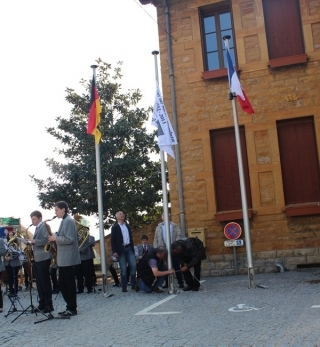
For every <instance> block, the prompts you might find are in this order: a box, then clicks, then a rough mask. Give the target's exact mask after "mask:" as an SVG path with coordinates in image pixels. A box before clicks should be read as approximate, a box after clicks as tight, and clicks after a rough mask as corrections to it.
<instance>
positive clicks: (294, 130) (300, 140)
mask: <svg viewBox="0 0 320 347" xmlns="http://www.w3.org/2000/svg"><path fill="white" fill-rule="evenodd" d="M277 127H278V139H279V150H280V158H281V169H282V178H283V189H284V195H285V203H286V205H290V204H302V203H310V202H316V201H320V173H319V160H318V151H317V143H316V137H315V129H314V121H313V117H304V118H298V119H290V120H284V121H278V122H277Z"/></svg>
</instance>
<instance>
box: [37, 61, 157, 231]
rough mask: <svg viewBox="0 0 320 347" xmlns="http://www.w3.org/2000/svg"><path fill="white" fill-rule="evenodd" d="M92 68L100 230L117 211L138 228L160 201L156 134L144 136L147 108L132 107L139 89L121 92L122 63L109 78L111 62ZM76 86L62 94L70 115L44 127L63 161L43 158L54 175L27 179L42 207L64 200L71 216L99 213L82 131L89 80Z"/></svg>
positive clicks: (90, 152)
mask: <svg viewBox="0 0 320 347" xmlns="http://www.w3.org/2000/svg"><path fill="white" fill-rule="evenodd" d="M97 64H98V69H97V78H96V84H97V89H98V92H99V96H100V103H101V108H102V113H101V122H100V125H99V129H100V131H101V133H102V138H101V143H100V155H101V180H102V191H103V211H104V223H105V228H108V227H109V226H110V224H111V223H113V222H114V220H115V213H116V212H117V211H118V210H121V211H123V212H125V213H126V215H127V219H128V220H129V221H130V223H131V225H132V226H133V227H140V226H142V225H143V224H146V223H148V222H151V221H153V220H154V219H155V218H156V217H157V216H158V213H159V207H157V206H158V203H159V202H160V201H161V189H162V187H161V170H160V162H159V161H157V162H156V161H153V160H152V159H151V158H150V154H152V153H158V151H159V149H158V147H157V145H156V141H155V135H156V132H153V133H147V131H146V127H145V122H146V121H147V119H148V115H149V112H150V111H151V108H150V107H149V108H148V109H144V108H139V107H138V106H137V104H138V102H139V101H140V100H141V97H142V95H141V92H140V91H139V89H136V90H130V91H129V92H127V93H121V85H120V84H119V80H120V79H121V78H122V75H121V62H119V63H118V66H117V67H116V68H115V69H114V70H113V74H112V75H111V72H112V71H111V65H110V64H107V63H105V62H103V61H102V60H101V59H98V60H97ZM80 84H81V85H82V86H83V87H84V89H85V93H84V94H82V95H80V94H77V93H76V92H75V91H74V90H73V89H70V88H67V90H66V93H67V96H66V100H67V101H68V102H69V103H70V104H71V105H72V109H71V114H70V116H69V117H68V118H63V117H57V118H56V121H57V122H58V125H57V127H55V128H47V129H46V130H47V132H48V134H50V135H52V136H53V137H55V138H56V139H58V140H59V141H60V142H61V143H62V148H60V149H57V148H56V149H55V152H56V153H58V154H59V155H60V156H63V157H64V160H63V162H61V161H60V162H58V161H57V160H55V159H53V158H51V159H48V158H47V159H45V162H46V165H47V166H48V167H49V168H50V170H51V172H52V174H53V177H49V178H47V179H45V180H43V179H38V178H35V177H34V176H31V179H32V180H33V182H34V183H35V184H36V185H37V187H38V191H39V193H38V198H39V200H40V205H41V207H43V208H46V209H47V208H52V207H53V205H54V203H56V202H57V201H60V200H64V201H66V202H67V203H68V204H69V207H70V210H71V211H72V212H73V213H79V214H84V215H91V214H95V213H97V212H98V203H97V189H96V161H95V146H94V137H93V136H91V135H87V133H86V128H87V120H88V112H89V105H90V90H91V81H86V80H83V79H82V80H81V81H80Z"/></svg>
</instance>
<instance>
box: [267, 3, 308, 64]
mask: <svg viewBox="0 0 320 347" xmlns="http://www.w3.org/2000/svg"><path fill="white" fill-rule="evenodd" d="M263 11H264V19H265V26H266V35H267V41H268V51H269V59H270V60H271V59H277V58H283V57H290V56H295V55H299V54H303V53H304V44H303V36H302V30H301V21H300V9H299V1H298V0H263Z"/></svg>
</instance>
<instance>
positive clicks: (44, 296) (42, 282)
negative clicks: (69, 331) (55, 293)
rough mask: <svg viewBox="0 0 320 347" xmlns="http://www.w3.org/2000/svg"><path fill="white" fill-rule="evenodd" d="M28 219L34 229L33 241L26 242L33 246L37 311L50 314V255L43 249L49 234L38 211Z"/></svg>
mask: <svg viewBox="0 0 320 347" xmlns="http://www.w3.org/2000/svg"><path fill="white" fill-rule="evenodd" d="M30 217H31V221H32V224H33V225H34V226H35V227H36V230H35V232H34V235H33V239H30V240H28V242H31V243H32V245H33V257H34V262H33V264H32V268H33V272H34V275H35V278H36V284H37V290H38V294H39V306H38V309H39V310H41V311H42V312H44V313H50V312H51V311H53V310H54V308H53V305H52V290H51V281H50V274H49V268H50V263H51V259H52V253H51V252H46V251H45V249H44V246H45V245H46V244H47V243H48V237H49V232H48V229H47V227H46V224H45V222H43V221H42V214H41V212H40V211H33V212H32V213H31V214H30Z"/></svg>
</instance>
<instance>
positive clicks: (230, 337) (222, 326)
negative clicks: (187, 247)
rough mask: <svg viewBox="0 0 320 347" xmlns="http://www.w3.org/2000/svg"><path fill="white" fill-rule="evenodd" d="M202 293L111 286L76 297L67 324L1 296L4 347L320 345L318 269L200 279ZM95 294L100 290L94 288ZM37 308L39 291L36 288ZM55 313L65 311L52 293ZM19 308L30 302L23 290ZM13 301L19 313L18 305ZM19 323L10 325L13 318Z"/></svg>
mask: <svg viewBox="0 0 320 347" xmlns="http://www.w3.org/2000/svg"><path fill="white" fill-rule="evenodd" d="M203 280H204V282H202V284H201V287H200V291H199V292H177V294H168V293H166V292H165V293H163V294H158V293H152V294H145V293H143V292H138V293H137V292H135V291H134V290H131V289H130V287H129V288H128V292H127V293H122V291H121V288H114V287H112V282H111V285H109V294H113V295H112V296H110V297H105V296H104V295H103V293H102V291H101V286H98V287H97V288H96V293H93V294H87V293H84V294H80V295H78V298H77V299H78V315H77V316H74V317H71V318H70V320H65V319H63V320H62V319H51V320H48V321H44V322H41V323H38V324H34V323H35V322H37V321H39V320H41V319H43V318H46V317H43V316H42V315H39V314H38V315H35V314H34V313H28V314H22V315H21V316H20V317H19V318H17V317H18V315H19V314H20V312H19V311H18V312H13V313H11V314H9V315H8V316H7V318H6V317H5V315H6V314H7V313H8V310H9V307H10V301H9V299H8V297H5V298H4V312H3V313H1V314H0V326H1V330H0V331H1V337H0V344H1V346H34V347H36V346H57V347H58V346H88V347H90V346H97V347H100V346H101V347H102V346H103V347H108V346H112V347H131V346H134V347H135V346H141V347H160V346H161V347H206V346H210V347H211V346H257V347H258V346H259V347H262V346H297V347H301V346H310V347H311V346H312V347H315V346H320V319H319V317H320V295H319V294H320V269H318V268H317V269H311V270H302V271H301V270H300V271H296V272H283V273H273V274H257V275H255V284H256V285H257V287H256V288H252V289H249V288H248V285H249V281H248V277H247V276H229V277H210V278H203ZM99 289H100V290H99ZM32 297H33V301H34V305H35V306H36V305H37V302H36V297H37V293H36V291H35V290H34V291H33V295H32ZM53 298H54V307H55V311H54V312H53V313H54V316H57V313H58V312H59V311H63V310H64V309H65V303H64V300H63V298H62V296H61V295H60V294H59V295H58V296H53ZM19 303H21V305H22V307H23V308H24V309H25V308H27V307H28V306H29V305H30V295H29V292H28V291H22V292H19ZM19 303H16V304H17V307H18V309H20V310H21V307H20V305H19ZM15 318H17V319H16V320H15V321H14V322H13V323H12V321H13V320H14V319H15Z"/></svg>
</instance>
